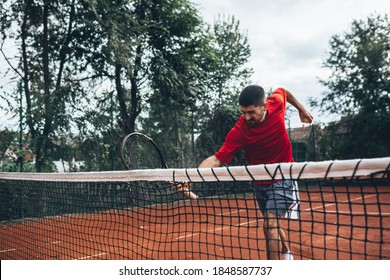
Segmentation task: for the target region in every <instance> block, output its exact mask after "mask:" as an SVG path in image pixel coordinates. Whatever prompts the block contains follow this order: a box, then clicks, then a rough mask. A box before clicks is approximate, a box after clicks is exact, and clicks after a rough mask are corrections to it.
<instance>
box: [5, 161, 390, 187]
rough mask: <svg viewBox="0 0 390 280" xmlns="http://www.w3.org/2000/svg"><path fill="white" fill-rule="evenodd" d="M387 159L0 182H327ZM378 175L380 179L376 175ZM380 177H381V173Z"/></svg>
mask: <svg viewBox="0 0 390 280" xmlns="http://www.w3.org/2000/svg"><path fill="white" fill-rule="evenodd" d="M389 167H390V157H384V158H372V159H354V160H334V161H322V162H296V163H280V164H267V165H263V164H261V165H252V166H233V167H218V168H187V169H184V168H183V169H143V170H131V171H103V172H74V173H10V172H0V179H14V180H33V181H62V182H72V181H75V182H76V181H77V182H99V181H103V182H123V181H167V182H168V181H191V182H216V181H254V180H256V181H261V180H280V179H293V180H296V179H329V178H335V179H336V178H354V177H368V176H375V174H377V173H380V172H383V171H388V170H389ZM378 176H381V175H380V174H379V175H378ZM382 176H383V174H382Z"/></svg>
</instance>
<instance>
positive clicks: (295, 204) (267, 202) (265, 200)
mask: <svg viewBox="0 0 390 280" xmlns="http://www.w3.org/2000/svg"><path fill="white" fill-rule="evenodd" d="M254 192H255V198H256V202H257V205H258V207H259V208H260V211H261V213H262V214H263V216H265V213H266V212H269V213H273V214H276V215H278V216H281V217H286V218H289V219H298V218H299V203H300V202H299V191H298V185H297V184H296V182H295V181H293V180H281V181H278V182H275V183H273V184H270V185H255V189H254Z"/></svg>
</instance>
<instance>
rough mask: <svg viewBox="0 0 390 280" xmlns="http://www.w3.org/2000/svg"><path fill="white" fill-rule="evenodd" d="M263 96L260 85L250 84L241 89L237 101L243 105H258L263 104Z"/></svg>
mask: <svg viewBox="0 0 390 280" xmlns="http://www.w3.org/2000/svg"><path fill="white" fill-rule="evenodd" d="M264 98H265V94H264V89H263V88H262V87H261V86H257V85H250V86H247V87H245V88H244V89H243V90H242V91H241V94H240V98H239V100H238V103H239V104H240V106H243V107H248V106H250V105H255V106H260V105H263V103H264Z"/></svg>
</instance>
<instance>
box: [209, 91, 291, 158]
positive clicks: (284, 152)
mask: <svg viewBox="0 0 390 280" xmlns="http://www.w3.org/2000/svg"><path fill="white" fill-rule="evenodd" d="M267 103H268V113H267V117H266V119H265V120H264V121H262V122H261V123H260V124H259V125H258V126H256V127H249V126H248V125H247V124H246V123H245V119H244V117H243V116H241V117H240V118H239V119H238V121H237V122H236V124H235V125H234V127H233V128H232V129H231V130H230V132H229V133H228V135H227V136H226V139H225V143H224V144H223V145H222V147H221V148H220V149H219V151H218V152H217V153H216V154H215V156H216V157H217V158H218V159H219V160H220V161H221V162H224V163H226V164H230V162H231V160H232V159H233V156H234V155H235V154H236V153H237V152H238V151H239V150H241V149H242V150H244V151H245V157H246V159H247V161H248V164H249V165H255V164H271V163H281V162H293V161H294V159H293V157H292V147H291V142H290V140H289V138H288V135H287V131H286V127H285V124H284V116H285V113H286V105H287V97H286V91H285V90H284V89H282V88H278V89H277V90H275V91H274V92H273V93H272V95H271V96H270V97H269V98H268V99H267Z"/></svg>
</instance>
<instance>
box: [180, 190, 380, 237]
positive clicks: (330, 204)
mask: <svg viewBox="0 0 390 280" xmlns="http://www.w3.org/2000/svg"><path fill="white" fill-rule="evenodd" d="M372 196H375V194H373V195H367V196H363V197H364V198H369V197H372ZM363 197H357V198H354V199H348V200H344V201H338V202H336V203H328V204H325V205H321V206H317V207H314V208H310V207H309V208H306V209H303V210H301V211H309V210H314V209H319V208H326V207H328V206H333V205H336V204H337V203H344V202H349V201H355V200H359V199H363ZM240 211H245V210H240ZM327 212H328V211H327ZM329 212H330V211H329ZM226 213H227V212H226ZM387 214H388V213H386V215H387ZM254 222H257V220H254V221H251V222H245V223H241V224H237V225H235V226H242V225H246V224H248V225H249V224H251V223H254ZM225 227H230V225H229V226H223V227H220V228H217V229H215V230H211V231H206V232H207V233H212V232H216V231H220V230H222V229H224V228H225ZM261 228H262V227H260V228H259V229H261ZM199 234H200V232H198V233H192V234H187V235H182V236H179V237H177V238H176V239H175V240H179V239H183V238H188V237H193V236H197V235H199Z"/></svg>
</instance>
